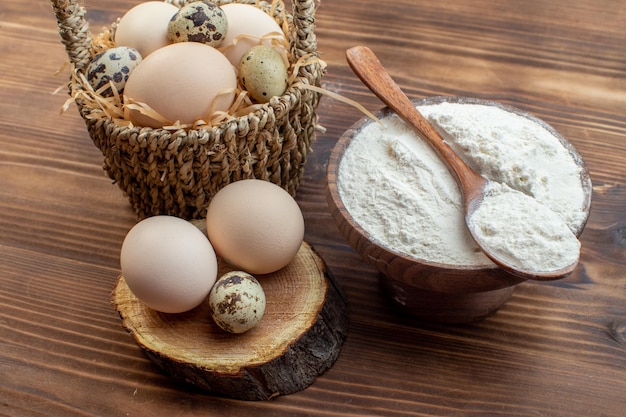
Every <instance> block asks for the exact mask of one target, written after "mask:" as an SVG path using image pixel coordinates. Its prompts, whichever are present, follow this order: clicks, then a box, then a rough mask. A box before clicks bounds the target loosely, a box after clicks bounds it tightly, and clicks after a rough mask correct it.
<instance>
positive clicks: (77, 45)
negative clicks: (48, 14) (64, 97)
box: [51, 0, 91, 69]
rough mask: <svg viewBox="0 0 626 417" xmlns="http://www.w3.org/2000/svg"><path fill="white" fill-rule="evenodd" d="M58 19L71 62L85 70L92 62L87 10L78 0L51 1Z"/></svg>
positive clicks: (62, 40) (62, 38) (60, 32)
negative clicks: (86, 16)
mask: <svg viewBox="0 0 626 417" xmlns="http://www.w3.org/2000/svg"><path fill="white" fill-rule="evenodd" d="M51 2H52V9H53V10H54V14H55V15H56V18H57V24H58V26H59V35H60V36H61V42H62V43H63V44H64V45H65V51H66V52H67V55H68V57H69V59H70V62H71V63H72V64H74V65H75V66H76V68H78V69H84V68H85V67H86V66H87V65H88V64H89V61H90V60H91V53H90V48H91V33H90V32H89V23H88V22H87V20H86V19H85V8H84V7H83V6H81V5H79V4H78V0H51Z"/></svg>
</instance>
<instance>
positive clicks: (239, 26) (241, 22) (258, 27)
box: [220, 3, 285, 67]
mask: <svg viewBox="0 0 626 417" xmlns="http://www.w3.org/2000/svg"><path fill="white" fill-rule="evenodd" d="M221 8H222V10H223V11H224V13H226V17H227V18H228V32H227V33H226V37H225V38H224V42H223V43H222V46H221V47H220V50H221V51H222V52H223V53H224V55H226V57H227V58H228V60H229V61H230V62H231V64H233V65H234V66H235V67H237V66H238V65H239V62H240V61H241V57H242V56H243V55H244V54H245V53H246V52H247V51H248V50H249V49H250V48H252V47H253V46H255V45H260V44H263V45H271V41H269V40H267V39H266V40H263V37H264V36H266V35H268V34H273V33H277V34H278V36H280V37H282V38H283V39H285V35H284V33H283V31H282V29H281V27H280V26H279V25H278V23H277V22H276V20H274V18H273V17H272V16H270V15H268V14H267V13H265V12H264V11H263V10H261V9H259V8H258V7H256V6H253V5H251V4H243V3H229V4H225V5H223V6H221Z"/></svg>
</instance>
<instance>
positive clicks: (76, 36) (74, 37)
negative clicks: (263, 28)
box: [50, 0, 317, 69]
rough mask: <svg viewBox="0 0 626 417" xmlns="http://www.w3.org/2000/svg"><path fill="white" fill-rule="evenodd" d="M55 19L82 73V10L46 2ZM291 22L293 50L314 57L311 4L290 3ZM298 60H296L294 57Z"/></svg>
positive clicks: (85, 41) (86, 38)
mask: <svg viewBox="0 0 626 417" xmlns="http://www.w3.org/2000/svg"><path fill="white" fill-rule="evenodd" d="M50 1H51V2H52V9H53V10H54V13H55V15H56V18H57V23H58V27H59V35H60V36H61V42H62V43H63V44H64V45H65V50H66V52H67V55H68V57H69V59H70V62H71V63H73V64H74V65H75V66H76V68H78V69H84V68H85V67H86V66H87V65H88V64H89V61H90V60H91V55H90V48H91V33H90V32H89V23H88V22H87V20H86V19H85V12H86V10H85V7H83V6H82V5H80V4H79V1H80V0H50ZM168 1H169V2H170V3H174V4H184V3H187V1H185V0H168ZM291 2H292V6H293V21H294V26H295V29H296V35H297V37H296V48H297V49H298V50H300V51H301V52H299V53H300V54H302V55H306V54H310V53H315V52H316V50H317V38H316V37H315V30H314V29H315V0H291ZM298 58H300V57H298Z"/></svg>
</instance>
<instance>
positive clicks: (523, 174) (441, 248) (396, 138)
mask: <svg viewBox="0 0 626 417" xmlns="http://www.w3.org/2000/svg"><path fill="white" fill-rule="evenodd" d="M419 110H420V111H421V112H422V114H424V116H425V117H426V118H428V119H429V120H430V122H431V123H432V124H434V125H435V126H437V127H438V129H439V130H440V131H443V132H444V134H443V136H444V138H445V139H446V141H447V142H448V143H449V144H450V145H451V146H452V148H453V149H454V150H455V151H456V152H457V154H459V156H460V157H461V158H462V159H463V160H464V161H465V162H466V163H467V164H468V165H470V166H471V167H472V168H474V169H475V170H476V171H477V172H479V173H480V174H481V175H483V176H484V177H486V178H487V179H489V180H492V181H495V182H501V183H505V184H507V185H509V186H510V187H511V188H513V189H516V190H519V191H521V192H523V193H525V194H528V195H530V196H532V197H534V198H536V199H537V200H538V201H540V202H541V203H543V204H545V205H546V206H548V207H550V208H551V209H552V210H553V211H555V212H556V213H558V214H559V215H560V216H561V217H562V218H563V219H564V220H565V221H566V223H567V224H568V226H569V227H570V229H572V230H576V229H577V228H578V227H579V226H580V225H581V224H582V223H583V222H584V220H585V213H584V207H585V202H586V200H585V198H586V196H585V194H584V190H583V188H582V186H581V168H580V167H579V166H578V165H577V164H576V161H575V160H574V159H573V158H572V156H571V155H570V154H569V152H568V151H567V150H566V149H565V148H564V147H563V145H562V144H561V143H560V142H559V140H558V139H557V138H556V137H554V136H553V135H552V134H550V132H548V131H547V130H546V129H544V128H543V127H541V126H540V125H538V124H536V123H534V122H532V121H530V120H528V119H526V118H523V117H521V116H518V115H515V114H513V113H509V112H507V111H505V110H502V109H500V108H497V107H493V106H484V105H478V104H459V103H442V104H436V105H428V106H421V107H420V108H419ZM382 123H383V125H384V128H383V127H382V126H380V125H379V124H378V123H370V124H369V125H367V126H366V127H364V128H363V129H362V131H361V132H360V134H359V135H358V136H357V137H356V138H354V140H353V141H352V142H351V144H350V146H349V147H348V149H347V150H346V153H345V155H344V157H343V158H342V162H341V165H340V167H339V176H338V186H339V193H340V195H341V198H342V200H343V203H344V204H345V206H346V208H347V210H348V211H349V212H350V214H351V215H352V217H353V218H354V219H355V221H357V222H358V223H359V224H360V225H361V226H362V227H363V228H364V229H365V230H367V231H368V233H369V234H370V235H371V236H372V237H373V238H374V239H375V240H377V241H379V242H381V243H383V244H384V245H386V246H388V247H392V248H394V249H395V250H397V251H399V252H402V253H405V254H408V255H411V256H413V257H416V258H419V259H422V260H426V261H431V262H440V263H447V264H452V265H475V266H478V265H488V264H491V261H490V260H489V259H488V258H487V257H486V256H485V255H484V254H483V253H482V251H480V249H479V248H478V247H477V246H476V244H475V243H474V241H473V239H472V238H471V236H470V235H469V232H468V231H467V228H466V226H465V222H464V219H463V203H462V198H461V194H460V192H459V190H458V187H457V184H456V182H455V180H454V178H453V177H452V175H451V174H450V173H449V172H448V170H447V168H446V166H445V165H444V163H443V162H441V160H440V159H439V157H438V156H437V154H436V153H435V152H434V151H433V150H432V148H431V147H430V145H428V144H427V143H426V142H425V141H423V140H421V139H420V138H419V137H417V136H416V134H415V133H414V132H413V130H412V129H411V128H410V127H408V126H407V125H406V124H405V123H404V122H403V121H401V120H400V119H399V118H398V117H397V116H389V117H385V118H384V119H383V120H382Z"/></svg>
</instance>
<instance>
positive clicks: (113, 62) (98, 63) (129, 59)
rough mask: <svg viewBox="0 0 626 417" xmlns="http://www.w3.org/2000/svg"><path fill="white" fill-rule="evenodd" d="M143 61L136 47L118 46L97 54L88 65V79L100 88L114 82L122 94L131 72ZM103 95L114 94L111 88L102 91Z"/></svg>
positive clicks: (96, 87)
mask: <svg viewBox="0 0 626 417" xmlns="http://www.w3.org/2000/svg"><path fill="white" fill-rule="evenodd" d="M140 62H141V55H140V54H139V52H138V51H137V50H136V49H135V48H129V47H126V46H118V47H116V48H111V49H107V50H105V51H102V52H100V53H99V54H97V55H96V56H95V57H94V58H93V59H92V60H91V62H90V63H89V65H88V66H87V81H89V84H91V86H92V87H93V88H94V90H98V89H99V88H101V87H104V86H105V85H106V84H109V81H112V82H113V85H114V86H115V88H116V89H117V91H118V92H119V93H120V94H121V93H122V92H123V91H124V87H125V86H126V81H127V80H128V77H129V75H130V73H131V72H132V71H133V70H134V69H135V67H137V65H139V63H140ZM102 95H103V96H105V97H106V96H112V95H113V91H112V90H111V88H107V89H104V90H103V91H102Z"/></svg>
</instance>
